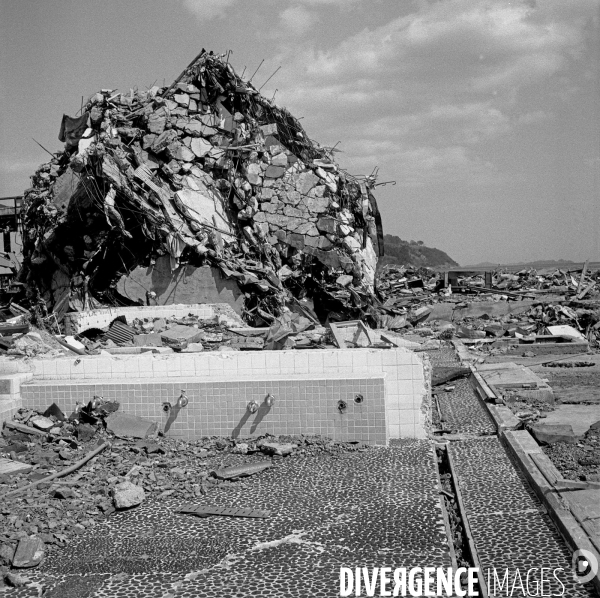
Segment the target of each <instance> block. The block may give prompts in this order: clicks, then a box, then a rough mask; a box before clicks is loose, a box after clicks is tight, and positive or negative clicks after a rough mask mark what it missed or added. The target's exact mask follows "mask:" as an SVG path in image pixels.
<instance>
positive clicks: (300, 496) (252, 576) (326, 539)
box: [7, 441, 451, 598]
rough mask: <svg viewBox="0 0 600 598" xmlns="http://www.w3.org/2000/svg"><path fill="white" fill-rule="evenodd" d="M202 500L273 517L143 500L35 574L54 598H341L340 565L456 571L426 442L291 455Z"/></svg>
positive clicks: (23, 592) (30, 593) (29, 592)
mask: <svg viewBox="0 0 600 598" xmlns="http://www.w3.org/2000/svg"><path fill="white" fill-rule="evenodd" d="M221 488H223V489H222V490H221ZM209 496H210V504H216V505H219V506H243V507H249V506H252V507H255V508H261V509H269V510H271V512H272V516H271V517H269V518H267V519H242V518H226V517H209V518H205V519H203V518H196V517H192V516H188V515H178V514H175V513H174V512H173V511H174V508H175V507H176V506H177V503H176V501H174V500H170V499H166V500H164V501H161V502H154V503H145V504H143V505H142V506H141V507H139V508H137V509H135V510H131V511H128V512H124V513H120V514H118V515H116V516H113V517H111V518H110V519H109V520H108V521H107V523H105V524H102V525H100V526H97V527H96V528H95V529H94V530H93V531H90V532H86V533H85V534H84V535H83V536H81V537H79V538H78V539H77V541H75V542H73V543H72V544H70V545H69V546H68V548H66V549H65V550H64V551H61V552H60V553H57V554H56V555H55V556H52V557H49V558H48V559H47V560H46V561H45V562H44V563H43V564H42V566H41V568H40V569H39V570H38V571H36V572H35V573H32V574H30V577H31V578H32V579H35V580H36V581H37V582H38V583H39V584H40V586H39V587H41V586H44V587H46V588H48V589H47V591H46V593H45V594H44V596H45V597H49V598H92V597H106V598H129V597H134V596H135V597H153V598H154V597H162V598H167V597H177V598H184V597H185V598H187V597H189V598H192V597H193V598H201V597H205V596H206V597H210V598H217V597H219V598H221V597H223V598H225V597H229V596H231V597H236V598H243V597H246V596H247V597H252V598H254V597H273V598H294V597H296V596H298V597H303V598H304V597H333V596H339V569H340V567H341V566H346V567H352V568H354V567H365V566H366V567H375V566H377V567H382V566H390V567H392V568H395V567H414V566H444V567H447V566H450V564H451V559H450V554H449V546H448V541H447V538H446V532H445V528H444V523H443V519H442V512H441V507H440V503H439V497H438V493H437V488H436V472H435V469H434V458H433V452H432V446H431V444H430V443H429V442H428V441H396V442H394V443H393V445H392V446H390V447H389V448H373V449H369V450H368V451H366V452H356V453H347V454H344V455H342V456H340V457H333V456H332V457H329V456H319V457H310V458H306V457H302V456H297V457H296V456H292V457H288V458H286V459H284V460H280V461H278V462H276V466H275V467H273V468H272V469H270V470H267V471H265V472H263V473H261V474H259V475H257V476H254V477H251V478H247V479H246V480H245V481H241V482H237V483H234V484H228V485H224V486H220V487H219V489H218V490H215V491H213V492H211V494H210V495H209ZM208 500H209V499H208V498H207V504H208ZM7 595H11V596H37V595H38V591H37V590H36V589H35V588H28V589H27V590H24V589H20V590H14V591H12V592H7Z"/></svg>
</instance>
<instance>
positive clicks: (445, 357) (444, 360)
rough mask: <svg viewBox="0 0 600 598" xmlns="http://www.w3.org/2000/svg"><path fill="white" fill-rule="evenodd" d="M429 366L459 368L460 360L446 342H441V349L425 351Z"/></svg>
mask: <svg viewBox="0 0 600 598" xmlns="http://www.w3.org/2000/svg"><path fill="white" fill-rule="evenodd" d="M427 355H429V359H430V360H431V365H434V366H435V365H437V366H459V365H460V360H459V359H458V357H457V355H456V351H455V350H454V348H453V347H452V345H450V344H449V343H447V342H442V346H441V348H439V349H437V350H432V351H427Z"/></svg>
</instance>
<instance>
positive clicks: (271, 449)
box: [260, 442, 296, 457]
mask: <svg viewBox="0 0 600 598" xmlns="http://www.w3.org/2000/svg"><path fill="white" fill-rule="evenodd" d="M295 448H296V445H295V444H279V443H277V442H263V443H262V445H261V447H260V450H261V451H262V452H263V453H266V454H267V455H280V456H281V457H285V456H286V455H291V454H292V452H293V451H294V449H295Z"/></svg>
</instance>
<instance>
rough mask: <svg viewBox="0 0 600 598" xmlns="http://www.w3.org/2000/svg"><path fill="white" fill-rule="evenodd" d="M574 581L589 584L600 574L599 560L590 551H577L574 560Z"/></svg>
mask: <svg viewBox="0 0 600 598" xmlns="http://www.w3.org/2000/svg"><path fill="white" fill-rule="evenodd" d="M572 569H573V579H574V580H575V581H576V582H577V583H587V582H588V581H591V580H592V579H594V577H595V576H596V574H597V573H598V559H597V558H596V557H595V556H594V555H593V554H592V553H591V552H590V551H589V550H583V549H581V550H576V551H575V552H574V553H573V560H572Z"/></svg>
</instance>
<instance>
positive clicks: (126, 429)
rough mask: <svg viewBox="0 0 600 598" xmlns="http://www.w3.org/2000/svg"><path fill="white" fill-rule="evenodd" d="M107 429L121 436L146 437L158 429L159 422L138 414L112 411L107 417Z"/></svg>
mask: <svg viewBox="0 0 600 598" xmlns="http://www.w3.org/2000/svg"><path fill="white" fill-rule="evenodd" d="M105 422H106V429H107V430H108V431H109V432H112V433H113V434H114V435H115V436H118V437H119V438H146V437H148V436H150V435H153V434H155V433H156V432H157V431H158V424H157V423H156V422H151V421H148V420H146V419H142V418H141V417H137V415H129V414H127V413H123V412H122V411H115V412H114V413H111V414H110V415H109V416H108V417H107V418H106V419H105Z"/></svg>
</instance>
